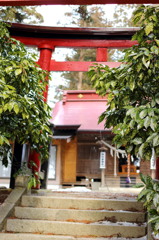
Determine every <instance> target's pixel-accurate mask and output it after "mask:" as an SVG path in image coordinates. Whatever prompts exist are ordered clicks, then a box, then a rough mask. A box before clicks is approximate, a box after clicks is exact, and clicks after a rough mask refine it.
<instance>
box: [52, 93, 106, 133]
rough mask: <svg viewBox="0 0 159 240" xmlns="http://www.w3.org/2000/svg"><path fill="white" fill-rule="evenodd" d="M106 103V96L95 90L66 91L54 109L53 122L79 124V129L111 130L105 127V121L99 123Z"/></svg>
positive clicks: (57, 123) (66, 124) (57, 124)
mask: <svg viewBox="0 0 159 240" xmlns="http://www.w3.org/2000/svg"><path fill="white" fill-rule="evenodd" d="M106 103H107V100H106V97H100V96H99V95H97V94H96V92H95V91H94V90H82V91H78V90H70V91H65V92H64V94H63V100H62V101H60V102H58V103H56V105H55V108H54V109H53V113H52V120H51V123H53V124H54V125H55V126H56V127H62V126H63V127H66V126H67V127H69V126H70V127H72V126H77V125H79V128H78V131H110V130H109V129H104V122H102V123H100V124H98V118H99V116H100V115H101V113H102V112H104V111H105V109H106Z"/></svg>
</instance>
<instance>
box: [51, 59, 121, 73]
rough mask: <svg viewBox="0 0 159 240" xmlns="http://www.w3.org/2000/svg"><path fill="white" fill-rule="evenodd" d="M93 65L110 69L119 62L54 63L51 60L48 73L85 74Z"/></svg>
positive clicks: (117, 65)
mask: <svg viewBox="0 0 159 240" xmlns="http://www.w3.org/2000/svg"><path fill="white" fill-rule="evenodd" d="M94 63H99V64H104V65H107V66H109V67H111V68H114V67H119V66H120V64H121V63H120V62H56V61H54V60H51V64H50V71H74V72H87V71H88V69H89V67H90V66H92V65H93V64H94Z"/></svg>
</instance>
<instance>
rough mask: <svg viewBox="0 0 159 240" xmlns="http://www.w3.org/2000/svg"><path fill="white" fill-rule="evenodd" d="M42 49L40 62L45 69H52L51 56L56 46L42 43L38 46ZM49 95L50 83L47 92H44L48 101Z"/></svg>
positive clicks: (45, 99)
mask: <svg viewBox="0 0 159 240" xmlns="http://www.w3.org/2000/svg"><path fill="white" fill-rule="evenodd" d="M38 47H39V49H40V59H39V61H38V64H39V65H40V67H41V68H42V69H43V70H46V71H50V63H51V57H52V52H53V50H54V48H55V47H54V46H50V45H49V44H41V45H40V46H38ZM46 81H48V78H46ZM47 97H48V84H47V86H46V89H45V92H44V101H45V102H47Z"/></svg>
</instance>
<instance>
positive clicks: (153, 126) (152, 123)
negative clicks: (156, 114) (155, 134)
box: [150, 118, 157, 131]
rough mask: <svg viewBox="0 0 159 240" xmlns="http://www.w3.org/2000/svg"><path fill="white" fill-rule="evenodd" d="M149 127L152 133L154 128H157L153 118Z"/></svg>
mask: <svg viewBox="0 0 159 240" xmlns="http://www.w3.org/2000/svg"><path fill="white" fill-rule="evenodd" d="M150 127H151V129H152V130H153V131H155V129H156V127H157V123H156V121H155V120H154V119H153V118H151V123H150Z"/></svg>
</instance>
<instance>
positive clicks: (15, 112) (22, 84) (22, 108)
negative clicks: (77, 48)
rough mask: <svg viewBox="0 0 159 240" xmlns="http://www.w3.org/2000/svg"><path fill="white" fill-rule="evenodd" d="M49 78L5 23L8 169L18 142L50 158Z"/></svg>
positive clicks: (2, 54)
mask: <svg viewBox="0 0 159 240" xmlns="http://www.w3.org/2000/svg"><path fill="white" fill-rule="evenodd" d="M47 75H48V73H47V72H46V71H43V70H42V69H41V68H39V66H38V65H36V64H35V62H34V60H33V56H32V55H30V54H28V53H27V51H26V49H25V47H24V45H23V44H21V43H20V42H19V41H17V40H15V39H12V38H11V37H10V34H9V31H8V29H7V25H6V24H5V23H3V22H1V23H0V154H1V155H0V157H1V159H2V161H3V164H4V165H5V166H7V164H8V161H9V160H10V159H11V155H10V154H8V151H9V149H10V148H11V142H14V141H17V142H18V143H20V144H24V143H29V144H30V145H31V148H32V149H34V150H35V151H37V152H39V154H40V158H41V159H42V160H44V159H47V158H48V141H49V134H50V130H49V119H50V109H49V107H48V105H47V104H46V103H45V102H44V101H43V91H44V90H45V86H46V81H45V79H46V76H47Z"/></svg>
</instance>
